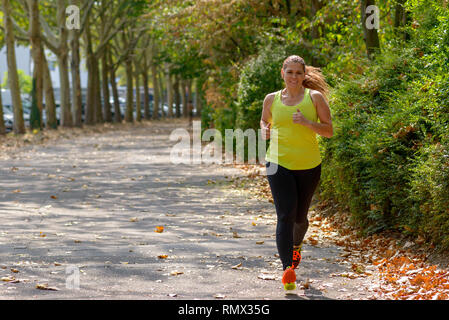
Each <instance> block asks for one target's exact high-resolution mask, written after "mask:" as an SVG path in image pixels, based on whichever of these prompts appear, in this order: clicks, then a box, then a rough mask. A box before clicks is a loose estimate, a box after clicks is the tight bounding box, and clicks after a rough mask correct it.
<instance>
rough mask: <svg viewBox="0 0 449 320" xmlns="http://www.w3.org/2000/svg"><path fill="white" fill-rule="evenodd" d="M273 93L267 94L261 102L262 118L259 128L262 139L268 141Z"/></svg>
mask: <svg viewBox="0 0 449 320" xmlns="http://www.w3.org/2000/svg"><path fill="white" fill-rule="evenodd" d="M274 95H275V94H274V93H270V94H267V96H266V97H265V99H264V101H263V109H262V118H261V119H260V128H261V129H262V139H263V140H268V139H270V127H271V110H270V109H271V105H272V104H273V100H274Z"/></svg>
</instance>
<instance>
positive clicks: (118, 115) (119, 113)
mask: <svg viewBox="0 0 449 320" xmlns="http://www.w3.org/2000/svg"><path fill="white" fill-rule="evenodd" d="M109 68H110V69H109V74H110V76H111V79H110V80H111V87H112V96H113V97H114V121H115V122H117V123H121V122H122V111H121V109H120V101H119V99H118V90H117V83H116V82H115V68H114V65H113V63H112V55H111V54H110V55H109Z"/></svg>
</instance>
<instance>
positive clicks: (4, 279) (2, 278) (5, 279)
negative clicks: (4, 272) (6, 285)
mask: <svg viewBox="0 0 449 320" xmlns="http://www.w3.org/2000/svg"><path fill="white" fill-rule="evenodd" d="M0 280H1V281H4V282H12V281H14V280H16V278H14V277H13V276H7V277H1V278H0Z"/></svg>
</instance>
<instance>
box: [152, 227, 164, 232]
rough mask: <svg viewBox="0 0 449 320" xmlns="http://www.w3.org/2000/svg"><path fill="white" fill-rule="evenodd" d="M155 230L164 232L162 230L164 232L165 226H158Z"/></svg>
mask: <svg viewBox="0 0 449 320" xmlns="http://www.w3.org/2000/svg"><path fill="white" fill-rule="evenodd" d="M154 232H157V233H162V232H164V227H163V226H157V227H156V229H154Z"/></svg>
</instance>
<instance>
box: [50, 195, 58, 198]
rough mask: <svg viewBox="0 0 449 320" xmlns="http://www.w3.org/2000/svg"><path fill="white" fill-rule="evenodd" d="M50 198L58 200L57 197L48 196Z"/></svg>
mask: <svg viewBox="0 0 449 320" xmlns="http://www.w3.org/2000/svg"><path fill="white" fill-rule="evenodd" d="M50 198H52V199H58V197H57V196H53V195H52V196H50Z"/></svg>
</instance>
